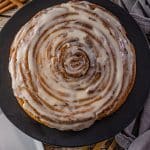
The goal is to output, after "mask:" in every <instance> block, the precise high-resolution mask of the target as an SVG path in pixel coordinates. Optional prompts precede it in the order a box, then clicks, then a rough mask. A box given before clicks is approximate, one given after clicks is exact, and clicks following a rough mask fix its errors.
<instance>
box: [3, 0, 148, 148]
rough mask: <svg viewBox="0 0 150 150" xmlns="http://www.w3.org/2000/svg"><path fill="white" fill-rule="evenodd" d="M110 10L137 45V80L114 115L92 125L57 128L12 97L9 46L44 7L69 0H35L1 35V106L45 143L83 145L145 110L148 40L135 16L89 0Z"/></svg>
mask: <svg viewBox="0 0 150 150" xmlns="http://www.w3.org/2000/svg"><path fill="white" fill-rule="evenodd" d="M89 1H90V2H93V3H96V4H99V5H101V6H103V7H105V8H106V9H108V10H110V11H111V12H112V13H113V14H114V15H116V16H117V17H118V18H119V20H120V22H121V23H122V25H123V26H124V27H125V29H126V31H127V34H128V38H129V39H130V40H131V42H132V43H133V45H134V46H135V48H136V56H137V75H136V82H135V85H134V88H133V90H132V92H131V94H130V95H129V96H128V98H127V101H126V103H125V104H124V105H123V106H122V107H121V108H120V109H119V110H118V111H117V112H116V113H114V114H113V115H112V116H110V117H107V118H105V119H102V120H101V121H97V122H96V123H95V124H94V125H92V126H91V127H90V128H88V129H85V130H82V131H79V132H73V131H65V132H62V131H58V130H56V129H51V128H48V127H46V126H44V125H41V124H39V123H38V122H36V121H34V120H32V119H31V118H30V117H28V116H27V115H26V113H25V112H24V111H23V110H22V108H21V107H20V106H19V104H18V103H17V100H16V99H15V97H14V96H13V91H12V88H11V79H10V75H9V72H8V62H9V48H10V45H11V43H12V40H13V39H14V36H15V35H16V33H17V31H18V30H19V29H20V27H21V26H22V25H24V24H25V23H26V22H27V21H28V20H29V19H30V18H31V17H32V16H33V15H34V14H35V13H37V12H38V11H39V10H41V9H43V8H47V7H49V6H52V5H55V4H58V3H62V2H67V0H35V1H33V2H31V3H30V4H28V5H26V6H25V7H24V8H22V9H21V10H20V11H18V12H17V13H16V14H15V15H14V17H13V18H11V19H10V21H9V22H8V23H7V24H6V26H5V27H4V28H3V30H2V32H1V34H0V77H1V78H0V106H1V108H2V110H3V112H4V113H5V115H6V116H7V117H8V119H9V120H10V121H11V122H12V123H13V124H14V125H15V126H16V127H18V128H19V129H20V130H22V131H23V132H24V133H26V134H27V135H29V136H31V137H33V138H35V139H38V140H40V141H42V142H44V143H48V144H52V145H60V146H82V145H89V144H93V143H96V142H98V141H101V140H104V139H106V138H109V137H112V136H114V135H115V134H117V133H118V132H119V131H121V130H123V129H124V128H125V127H126V126H127V125H128V124H129V123H130V122H131V121H132V120H133V119H134V118H135V117H136V115H137V114H138V112H139V111H140V110H141V109H142V107H143V104H144V102H145V100H146V97H147V95H148V90H149V86H150V55H149V49H148V45H147V42H146V39H145V37H144V35H143V33H142V32H141V30H140V28H139V27H138V25H137V24H136V22H135V21H134V20H133V19H132V17H131V16H130V15H129V14H127V13H126V12H125V11H124V10H123V9H121V8H120V7H118V6H117V5H115V4H113V3H111V2H110V1H107V0H89Z"/></svg>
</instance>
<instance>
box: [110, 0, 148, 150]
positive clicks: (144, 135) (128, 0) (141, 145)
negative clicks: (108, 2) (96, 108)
mask: <svg viewBox="0 0 150 150" xmlns="http://www.w3.org/2000/svg"><path fill="white" fill-rule="evenodd" d="M112 1H113V2H114V3H116V4H118V5H120V6H121V7H123V8H124V9H125V10H126V11H127V12H129V13H130V14H131V15H132V16H133V18H134V19H135V20H136V21H137V23H138V24H139V25H140V27H141V29H142V30H143V31H144V33H145V34H146V35H147V39H148V40H149V42H150V0H112ZM115 139H116V141H117V143H118V144H119V145H120V146H121V147H122V148H124V149H125V150H127V149H128V150H148V149H150V94H149V96H148V98H147V101H146V103H145V105H144V108H143V110H142V112H140V113H139V115H138V116H137V118H136V119H135V120H134V121H133V122H132V123H131V124H130V125H129V126H128V127H127V128H126V129H124V131H122V132H121V133H119V134H118V135H116V137H115Z"/></svg>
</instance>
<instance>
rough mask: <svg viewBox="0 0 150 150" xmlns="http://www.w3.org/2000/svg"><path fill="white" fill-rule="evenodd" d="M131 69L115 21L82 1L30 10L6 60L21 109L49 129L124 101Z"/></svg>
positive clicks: (104, 112) (80, 124)
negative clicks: (26, 21) (36, 12)
mask: <svg viewBox="0 0 150 150" xmlns="http://www.w3.org/2000/svg"><path fill="white" fill-rule="evenodd" d="M135 67H136V65H135V51H134V48H133V46H132V44H131V42H130V41H129V40H128V38H127V36H126V32H125V30H124V28H123V27H122V25H121V24H120V22H119V20H118V19H117V18H116V17H115V16H114V15H113V14H111V13H110V12H109V11H107V10H106V9H104V8H102V7H100V6H97V5H95V4H92V3H89V2H86V1H80V2H68V3H64V4H60V5H57V6H54V7H50V8H47V9H45V10H43V11H40V12H39V13H38V14H36V15H35V16H34V17H33V18H32V19H31V20H30V21H29V22H28V23H26V24H25V25H24V26H23V27H22V28H21V29H20V31H19V32H18V33H17V35H16V37H15V39H14V41H13V43H12V46H11V51H10V62H9V72H10V74H11V78H12V88H13V91H14V95H15V96H16V98H17V100H18V101H19V103H20V104H21V106H22V108H23V109H24V110H25V111H26V112H27V113H28V114H29V115H30V116H31V117H32V118H33V119H35V120H37V121H39V122H40V123H43V124H45V125H47V126H49V127H51V128H57V129H59V130H75V131H76V130H82V129H84V128H88V127H89V126H91V125H92V124H93V123H94V122H95V121H96V120H99V119H101V118H103V117H106V116H108V115H110V114H112V113H113V112H114V111H116V110H117V109H118V108H119V107H120V106H121V105H122V104H123V103H124V102H125V100H126V98H127V96H128V94H129V92H130V91H131V89H132V86H133V84H134V80H135Z"/></svg>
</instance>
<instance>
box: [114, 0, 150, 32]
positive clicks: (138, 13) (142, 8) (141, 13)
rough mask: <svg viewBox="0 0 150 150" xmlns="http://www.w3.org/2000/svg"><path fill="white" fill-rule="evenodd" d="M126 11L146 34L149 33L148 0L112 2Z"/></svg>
mask: <svg viewBox="0 0 150 150" xmlns="http://www.w3.org/2000/svg"><path fill="white" fill-rule="evenodd" d="M112 1H113V2H115V3H116V4H118V5H120V6H121V7H123V8H124V9H125V10H126V11H128V12H129V13H130V14H131V15H132V16H133V17H134V19H135V20H136V21H137V23H138V24H139V25H140V27H141V28H142V29H143V31H144V32H145V33H146V34H149V33H150V0H112Z"/></svg>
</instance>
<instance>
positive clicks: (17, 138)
mask: <svg viewBox="0 0 150 150" xmlns="http://www.w3.org/2000/svg"><path fill="white" fill-rule="evenodd" d="M0 150H44V149H43V146H42V143H41V142H39V141H36V140H34V139H33V138H30V137H29V136H27V135H25V134H24V133H23V132H21V131H20V130H19V129H17V128H16V127H15V126H14V125H13V124H12V123H11V122H10V121H8V119H7V118H6V117H5V115H4V114H3V113H2V111H1V110H0Z"/></svg>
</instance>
